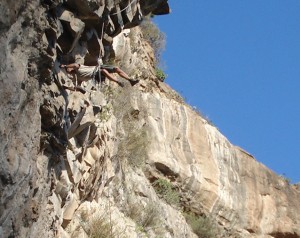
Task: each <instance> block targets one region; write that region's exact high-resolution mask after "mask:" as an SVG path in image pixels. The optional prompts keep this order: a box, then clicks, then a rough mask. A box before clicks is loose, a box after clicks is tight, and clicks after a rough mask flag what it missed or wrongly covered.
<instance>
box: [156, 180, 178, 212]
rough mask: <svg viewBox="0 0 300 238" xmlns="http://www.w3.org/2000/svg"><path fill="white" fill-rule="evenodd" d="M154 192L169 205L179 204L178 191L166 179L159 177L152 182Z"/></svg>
mask: <svg viewBox="0 0 300 238" xmlns="http://www.w3.org/2000/svg"><path fill="white" fill-rule="evenodd" d="M153 187H154V189H155V191H156V193H157V194H158V195H159V196H160V197H161V198H162V199H164V200H165V201H166V202H167V203H169V204H170V205H175V206H179V202H180V197H179V193H178V192H177V191H176V190H175V188H174V186H173V185H172V184H171V183H170V182H169V181H168V180H166V179H162V178H159V179H157V180H156V181H155V182H154V183H153Z"/></svg>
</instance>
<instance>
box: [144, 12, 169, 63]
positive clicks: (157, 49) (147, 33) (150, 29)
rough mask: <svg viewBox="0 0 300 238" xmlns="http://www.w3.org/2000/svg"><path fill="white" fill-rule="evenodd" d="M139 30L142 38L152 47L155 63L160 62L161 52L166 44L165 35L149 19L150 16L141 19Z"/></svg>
mask: <svg viewBox="0 0 300 238" xmlns="http://www.w3.org/2000/svg"><path fill="white" fill-rule="evenodd" d="M140 27H141V30H142V32H143V37H144V39H145V40H146V41H147V42H148V43H149V44H150V45H151V47H152V48H153V49H154V55H155V60H156V64H157V65H158V64H159V62H160V58H161V54H162V52H163V50H164V49H165V46H166V36H165V34H164V33H163V32H161V31H160V29H159V28H158V27H157V26H156V24H155V23H154V22H153V21H152V20H151V18H150V17H145V18H144V20H143V21H142V23H141V25H140Z"/></svg>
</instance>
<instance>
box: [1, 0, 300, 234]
mask: <svg viewBox="0 0 300 238" xmlns="http://www.w3.org/2000/svg"><path fill="white" fill-rule="evenodd" d="M0 4H1V8H0V10H1V13H2V14H1V16H0V24H1V25H0V33H1V36H0V46H1V48H0V49H1V54H0V57H1V62H2V63H1V65H0V66H1V68H0V74H1V78H0V91H1V93H0V99H1V110H2V113H1V114H0V118H1V124H0V140H1V143H0V149H1V150H0V153H1V161H0V163H1V167H0V178H1V180H0V189H1V194H0V199H1V202H0V237H40V236H41V234H43V236H44V237H130V238H131V237H178V238H181V237H201V234H199V232H200V231H199V230H198V231H197V230H196V229H195V227H193V228H192V226H191V223H190V222H188V218H187V215H186V214H194V215H195V216H196V217H203V216H204V217H210V225H211V229H213V230H214V231H215V233H214V234H213V235H211V236H210V237H241V238H244V237H246V238H247V237H249V238H250V237H266V238H267V237H269V238H271V237H275V238H281V237H284V238H297V237H300V215H299V207H300V202H299V201H300V200H299V199H300V191H299V186H296V185H290V184H289V183H288V181H286V180H285V179H284V178H282V177H280V176H278V175H276V174H275V173H273V172H272V171H270V170H269V169H268V168H266V167H265V166H264V165H262V164H260V163H259V162H258V161H256V160H255V158H253V156H251V155H250V154H249V153H248V152H246V151H244V150H243V149H241V148H238V147H236V146H234V145H232V144H231V143H230V142H229V141H228V140H227V139H226V138H225V137H224V136H223V135H222V134H221V133H220V132H219V131H218V130H217V129H216V128H215V127H214V126H212V125H210V124H209V123H208V122H207V121H206V120H205V119H204V118H202V117H201V115H199V114H198V113H197V112H196V111H194V110H193V109H192V108H191V107H190V106H188V105H186V104H185V103H184V101H183V100H182V98H181V97H180V96H179V95H178V94H177V93H176V92H175V91H173V90H172V89H171V88H170V87H169V86H168V85H166V84H165V83H163V82H161V81H159V80H158V79H157V78H156V74H155V63H154V61H155V60H154V53H153V49H151V47H150V45H149V44H148V43H147V42H146V41H145V40H144V39H143V32H142V31H141V30H140V29H139V28H138V27H136V26H137V25H138V24H139V23H140V22H141V21H142V17H143V16H144V15H146V14H149V13H151V12H152V13H154V14H159V15H160V14H166V13H168V12H169V11H170V10H169V6H168V2H167V1H165V0H157V1H143V0H140V1H138V0H136V1H125V0H124V1H109V0H106V1H104V0H89V1H83V0H82V1H73V0H67V1H59V0H53V1H51V0H47V1H43V2H42V3H41V4H40V3H33V2H32V1H25V0H23V1H15V2H14V4H12V3H11V2H9V1H2V2H1V3H0ZM4 9H6V10H4ZM7 9H8V10H7ZM101 59H102V60H103V61H107V62H108V61H114V63H115V64H118V65H119V66H120V67H121V68H123V69H124V70H125V71H126V72H127V73H128V74H129V75H130V76H132V77H134V78H139V79H140V80H141V81H140V83H139V84H137V85H135V86H134V87H132V86H130V84H129V83H127V82H124V83H125V87H124V88H120V87H118V86H117V85H116V84H115V83H114V82H111V81H106V82H105V83H101V84H99V83H97V82H93V81H92V80H91V81H89V82H85V83H82V84H81V85H78V82H77V81H76V80H74V79H72V77H70V75H68V74H67V72H66V71H65V70H63V69H60V68H59V67H58V66H59V64H60V63H71V62H74V61H76V62H79V63H82V64H83V63H84V64H87V65H96V64H97V63H98V61H99V60H101ZM120 80H121V79H120ZM78 86H80V87H81V88H80V90H79V87H78ZM211 234H212V233H211Z"/></svg>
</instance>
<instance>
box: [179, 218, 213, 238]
mask: <svg viewBox="0 0 300 238" xmlns="http://www.w3.org/2000/svg"><path fill="white" fill-rule="evenodd" d="M184 216H185V219H186V221H187V223H188V224H189V225H190V227H191V228H192V230H193V231H194V233H195V234H197V235H198V236H199V237H200V238H215V237H216V235H217V229H216V225H215V223H214V222H213V220H212V219H211V218H209V217H205V216H200V215H195V214H194V213H186V214H184Z"/></svg>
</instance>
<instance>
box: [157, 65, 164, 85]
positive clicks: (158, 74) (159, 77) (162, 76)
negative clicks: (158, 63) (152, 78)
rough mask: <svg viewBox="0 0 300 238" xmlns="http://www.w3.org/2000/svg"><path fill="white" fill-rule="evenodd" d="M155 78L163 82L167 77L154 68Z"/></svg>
mask: <svg viewBox="0 0 300 238" xmlns="http://www.w3.org/2000/svg"><path fill="white" fill-rule="evenodd" d="M156 77H157V78H158V80H160V81H162V82H163V81H164V80H165V79H166V77H167V76H166V74H165V73H164V71H162V70H161V69H160V68H156Z"/></svg>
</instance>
